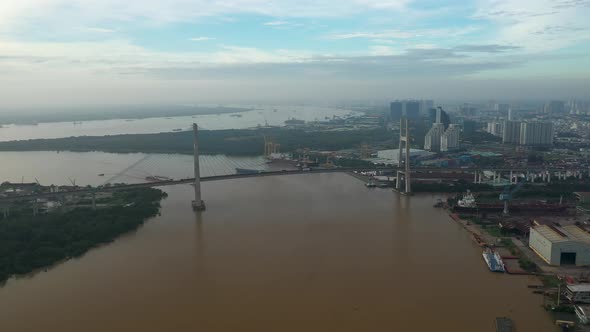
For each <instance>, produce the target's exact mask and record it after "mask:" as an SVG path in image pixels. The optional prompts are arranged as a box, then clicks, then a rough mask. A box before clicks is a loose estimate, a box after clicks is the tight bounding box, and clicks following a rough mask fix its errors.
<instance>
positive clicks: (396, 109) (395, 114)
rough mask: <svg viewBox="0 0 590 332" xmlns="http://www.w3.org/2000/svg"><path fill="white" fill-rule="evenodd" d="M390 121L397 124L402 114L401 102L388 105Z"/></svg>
mask: <svg viewBox="0 0 590 332" xmlns="http://www.w3.org/2000/svg"><path fill="white" fill-rule="evenodd" d="M389 108H390V112H391V114H390V115H391V121H394V122H399V120H400V119H401V118H402V116H403V114H404V104H403V102H401V101H394V102H392V103H391V104H390V105H389Z"/></svg>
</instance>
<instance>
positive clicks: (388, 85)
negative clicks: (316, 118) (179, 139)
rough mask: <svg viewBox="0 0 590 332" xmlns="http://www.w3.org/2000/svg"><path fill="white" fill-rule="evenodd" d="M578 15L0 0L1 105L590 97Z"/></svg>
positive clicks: (415, 5)
mask: <svg viewBox="0 0 590 332" xmlns="http://www.w3.org/2000/svg"><path fill="white" fill-rule="evenodd" d="M589 17H590V0H517V1H516V0H514V1H513V0H449V1H443V0H426V1H418V0H338V1H336V0H313V1H312V0H299V1H294V0H291V1H286V0H208V1H207V0H125V1H122V0H100V1H97V0H2V1H0V107H2V108H4V109H7V108H11V107H20V106H55V105H83V104H86V105H95V104H96V105H102V104H151V103H178V104H186V103H196V104H198V103H214V104H227V103H243V102H256V103H264V102H310V103H313V102H339V101H352V100H382V99H385V100H387V99H398V98H434V99H466V100H473V99H478V98H496V99H538V98H540V99H543V98H590V19H589ZM2 108H0V111H2Z"/></svg>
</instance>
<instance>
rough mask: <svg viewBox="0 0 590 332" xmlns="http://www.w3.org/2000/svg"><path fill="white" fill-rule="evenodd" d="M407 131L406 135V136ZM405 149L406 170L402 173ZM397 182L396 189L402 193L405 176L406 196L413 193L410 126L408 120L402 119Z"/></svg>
mask: <svg viewBox="0 0 590 332" xmlns="http://www.w3.org/2000/svg"><path fill="white" fill-rule="evenodd" d="M404 131H405V134H404ZM402 148H403V149H405V150H406V153H405V158H404V164H405V167H404V170H403V171H402V158H403V150H402ZM397 167H398V170H397V180H396V187H395V188H396V189H397V191H399V192H401V178H402V175H403V178H404V182H405V185H406V190H405V191H404V193H405V194H411V193H412V185H411V172H412V171H411V170H410V126H409V124H408V119H407V118H402V119H401V120H400V124H399V158H398V160H397Z"/></svg>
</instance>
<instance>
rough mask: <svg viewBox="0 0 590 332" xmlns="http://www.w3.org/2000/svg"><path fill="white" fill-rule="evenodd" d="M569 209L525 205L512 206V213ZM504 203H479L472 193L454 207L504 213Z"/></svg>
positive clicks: (472, 211) (555, 205) (471, 210)
mask: <svg viewBox="0 0 590 332" xmlns="http://www.w3.org/2000/svg"><path fill="white" fill-rule="evenodd" d="M567 208H568V206H567V205H565V204H553V203H525V204H510V212H563V211H565V210H566V209H567ZM503 210H504V204H503V203H477V201H476V200H475V197H473V194H471V193H470V192H467V193H466V194H465V195H463V198H462V199H460V200H458V201H457V204H456V205H455V206H453V211H455V212H466V213H469V212H471V213H476V212H502V211H503Z"/></svg>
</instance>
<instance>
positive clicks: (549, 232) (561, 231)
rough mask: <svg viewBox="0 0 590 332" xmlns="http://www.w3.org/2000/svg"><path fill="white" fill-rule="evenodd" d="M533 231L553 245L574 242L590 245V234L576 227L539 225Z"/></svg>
mask: <svg viewBox="0 0 590 332" xmlns="http://www.w3.org/2000/svg"><path fill="white" fill-rule="evenodd" d="M533 229H534V230H535V231H537V233H539V234H541V235H542V236H543V237H544V238H546V239H547V240H549V241H551V242H553V243H557V242H567V241H573V242H583V243H586V244H590V234H589V233H588V232H586V231H584V230H583V229H581V228H580V227H578V226H576V225H567V226H563V227H558V226H549V225H538V226H534V227H533Z"/></svg>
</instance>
